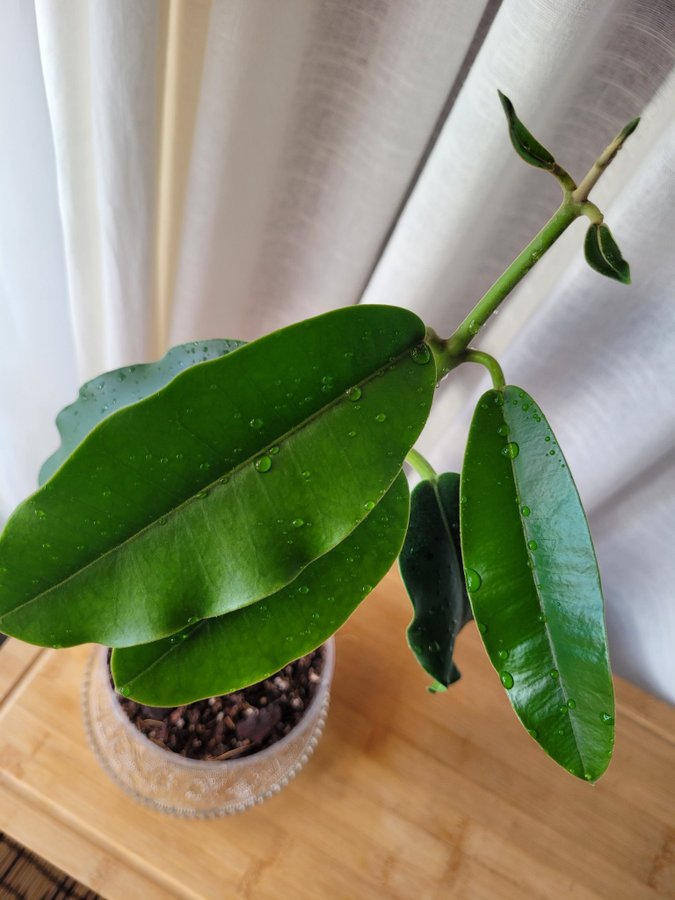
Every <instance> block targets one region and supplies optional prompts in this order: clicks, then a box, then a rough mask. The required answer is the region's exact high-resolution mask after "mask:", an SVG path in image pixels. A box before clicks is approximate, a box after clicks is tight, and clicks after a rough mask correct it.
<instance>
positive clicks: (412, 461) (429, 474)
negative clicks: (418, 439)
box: [405, 447, 438, 481]
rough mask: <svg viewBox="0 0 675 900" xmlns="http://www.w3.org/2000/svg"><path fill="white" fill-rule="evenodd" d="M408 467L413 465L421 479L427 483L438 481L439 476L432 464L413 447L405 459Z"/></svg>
mask: <svg viewBox="0 0 675 900" xmlns="http://www.w3.org/2000/svg"><path fill="white" fill-rule="evenodd" d="M405 461H406V462H407V463H408V465H411V466H412V467H413V469H414V470H415V471H416V472H417V474H418V475H419V476H420V478H422V479H424V480H425V481H436V479H437V478H438V475H437V474H436V471H435V470H434V468H433V466H432V465H431V463H430V462H428V461H427V460H426V459H425V458H424V457H423V456H422V454H421V453H420V452H419V450H415V448H414V447H413V448H412V449H411V450H410V452H409V453H408V455H407V456H406V458H405Z"/></svg>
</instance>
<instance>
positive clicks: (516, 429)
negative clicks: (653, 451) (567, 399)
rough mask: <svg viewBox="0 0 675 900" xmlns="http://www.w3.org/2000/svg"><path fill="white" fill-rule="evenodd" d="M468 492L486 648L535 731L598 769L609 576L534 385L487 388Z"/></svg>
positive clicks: (466, 529)
mask: <svg viewBox="0 0 675 900" xmlns="http://www.w3.org/2000/svg"><path fill="white" fill-rule="evenodd" d="M461 492H462V497H466V502H464V503H462V514H461V532H462V552H463V557H464V566H465V567H466V568H465V575H466V581H467V588H468V591H469V598H470V600H471V605H472V607H473V613H474V616H475V618H476V622H477V624H478V629H479V631H480V633H481V636H482V639H483V643H484V644H485V648H486V650H487V652H488V656H489V657H490V660H491V661H492V664H493V665H494V666H495V668H496V669H497V671H498V672H499V674H500V677H501V681H502V684H503V685H504V687H505V688H506V689H507V692H508V697H509V700H510V701H511V703H512V705H513V708H514V709H515V711H516V713H517V714H518V717H519V718H520V720H521V721H522V723H523V725H524V726H525V727H526V728H527V729H528V730H529V731H530V734H531V735H532V736H533V737H534V738H535V739H536V740H537V741H538V743H539V744H541V746H542V747H543V749H544V750H545V751H546V752H547V753H549V754H550V755H551V756H552V757H553V759H555V760H556V761H557V762H558V763H560V765H562V766H564V767H565V768H566V769H567V770H569V771H570V772H572V773H573V774H574V775H576V776H578V777H580V778H585V779H587V780H588V781H595V780H596V779H597V778H599V777H600V775H601V774H602V773H603V772H604V771H605V769H606V768H607V765H608V764H609V760H610V757H611V755H612V746H613V741H614V726H613V723H614V695H613V690H612V680H611V675H610V669H609V661H608V654H607V640H606V635H605V623H604V614H603V599H602V591H601V587H600V576H599V573H598V569H597V564H596V560H595V553H594V551H593V545H592V543H591V536H590V534H589V530H588V525H587V523H586V517H585V515H584V511H583V508H582V506H581V501H580V500H579V495H578V494H577V491H576V488H575V486H574V482H573V481H572V477H571V475H570V473H569V469H568V468H567V465H566V463H565V459H564V457H563V455H562V453H561V451H560V447H559V446H558V444H557V442H556V440H555V436H554V435H553V432H552V431H551V428H550V426H549V425H548V423H547V421H546V419H545V418H544V416H543V414H542V412H541V410H540V409H539V408H538V407H537V405H536V404H535V403H534V401H533V400H532V398H531V397H529V396H528V395H527V394H526V393H525V391H522V390H520V389H519V388H517V387H511V386H509V387H507V388H506V389H505V390H504V391H503V392H501V391H495V390H491V391H488V392H487V393H486V394H484V395H483V397H482V398H481V399H480V401H479V403H478V406H477V408H476V412H475V414H474V418H473V422H472V424H471V430H470V433H469V441H468V445H467V448H466V456H465V459H464V467H463V470H462V480H461Z"/></svg>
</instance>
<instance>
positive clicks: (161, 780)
mask: <svg viewBox="0 0 675 900" xmlns="http://www.w3.org/2000/svg"><path fill="white" fill-rule="evenodd" d="M323 650H324V654H325V656H324V663H323V670H322V673H321V681H320V683H319V685H318V688H317V690H316V693H315V694H314V697H313V698H312V700H311V701H310V703H309V705H308V707H307V709H306V710H305V712H304V715H303V717H302V719H301V720H300V721H299V722H298V724H297V725H296V726H295V727H294V728H292V729H291V731H289V733H288V734H286V735H285V736H284V737H282V738H281V739H280V740H278V741H277V742H276V743H274V744H272V745H271V746H269V747H266V748H265V749H263V750H260V751H258V752H257V753H253V754H251V755H250V756H243V757H240V758H237V759H227V760H215V761H202V760H195V759H187V758H185V757H184V756H181V755H180V754H177V753H173V752H171V751H169V750H166V749H163V748H162V747H158V746H157V745H156V744H154V743H153V742H152V741H151V740H150V739H149V738H148V737H146V736H145V735H144V734H142V733H141V732H140V731H139V730H138V729H137V728H136V727H135V725H134V724H133V723H132V722H131V721H130V720H129V718H128V717H127V715H126V714H125V713H124V711H123V710H122V708H121V707H120V704H119V702H118V695H117V694H116V693H115V691H114V690H113V688H112V685H111V684H110V674H109V668H108V662H107V648H106V647H100V646H98V647H96V649H95V650H94V652H93V653H92V655H91V657H90V660H89V664H88V667H87V671H86V676H85V681H84V685H83V692H82V706H83V712H84V721H85V727H86V731H87V737H88V739H89V743H90V744H91V746H92V748H93V750H94V753H95V755H96V757H97V759H98V761H99V763H100V764H101V765H102V767H103V768H104V770H105V771H106V772H107V774H108V775H109V776H110V777H111V778H112V779H113V781H115V782H116V783H117V784H118V785H119V786H120V787H121V788H122V789H123V790H124V791H126V792H127V793H128V794H130V795H131V796H132V797H134V798H135V799H136V800H139V801H140V802H142V803H145V804H147V805H148V806H151V807H152V808H153V809H156V810H159V811H161V812H165V813H169V814H172V815H176V816H188V817H198V818H206V817H211V816H224V815H231V814H233V813H238V812H243V811H244V810H245V809H248V808H249V807H251V806H254V805H255V804H257V803H262V802H263V801H264V800H267V799H268V798H269V797H272V796H273V795H274V794H277V793H279V791H280V790H281V789H282V788H283V787H285V786H286V785H287V784H288V782H289V781H290V780H291V779H292V778H294V777H295V776H296V775H297V774H298V772H299V771H300V770H301V769H302V767H303V766H304V765H305V763H306V762H307V760H308V759H309V757H310V756H311V755H312V753H313V752H314V748H315V747H316V745H317V742H318V740H319V737H320V735H321V732H322V731H323V727H324V723H325V720H326V714H327V712H328V704H329V700H330V686H331V682H332V678H333V669H334V665H335V641H334V639H333V638H331V639H330V640H329V641H328V642H327V643H326V644H324V646H323Z"/></svg>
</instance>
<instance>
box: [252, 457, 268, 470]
mask: <svg viewBox="0 0 675 900" xmlns="http://www.w3.org/2000/svg"><path fill="white" fill-rule="evenodd" d="M255 468H256V471H258V472H269V470H270V469H271V468H272V460H271V459H270V457H269V456H260V457H258V459H256V461H255Z"/></svg>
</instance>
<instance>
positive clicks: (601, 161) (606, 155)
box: [572, 118, 640, 203]
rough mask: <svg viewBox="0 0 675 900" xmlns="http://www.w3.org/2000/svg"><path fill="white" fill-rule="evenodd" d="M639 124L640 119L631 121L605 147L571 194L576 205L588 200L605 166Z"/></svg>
mask: <svg viewBox="0 0 675 900" xmlns="http://www.w3.org/2000/svg"><path fill="white" fill-rule="evenodd" d="M639 123H640V119H639V118H638V119H632V120H631V121H630V122H629V123H628V125H626V126H625V128H622V129H621V131H620V132H619V133H618V134H617V136H616V137H615V138H614V140H613V141H612V142H611V143H610V144H608V145H607V147H605V149H604V150H603V151H602V153H601V154H600V156H599V157H598V158H597V159H596V161H595V162H594V163H593V165H592V166H591V168H590V169H589V171H588V172H587V173H586V175H584V177H583V178H582V179H581V181H580V182H579V187H578V188H577V189H576V190H575V191H574V192H573V194H572V199H573V200H575V201H576V202H577V203H583V202H584V200H587V199H588V195H589V194H590V192H591V189H592V188H594V187H595V185H596V183H597V181H598V178H600V176H601V175H602V173H603V172H604V171H605V169H606V168H607V166H608V165H609V164H610V163H611V161H612V160H613V159H614V157H615V156H616V154H617V153H618V152H619V150H620V149H621V148H622V147H623V145H624V143H625V141H626V139H627V138H629V137H630V136H631V134H632V133H633V132H634V131H635V129H636V128H637V127H638V125H639Z"/></svg>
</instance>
